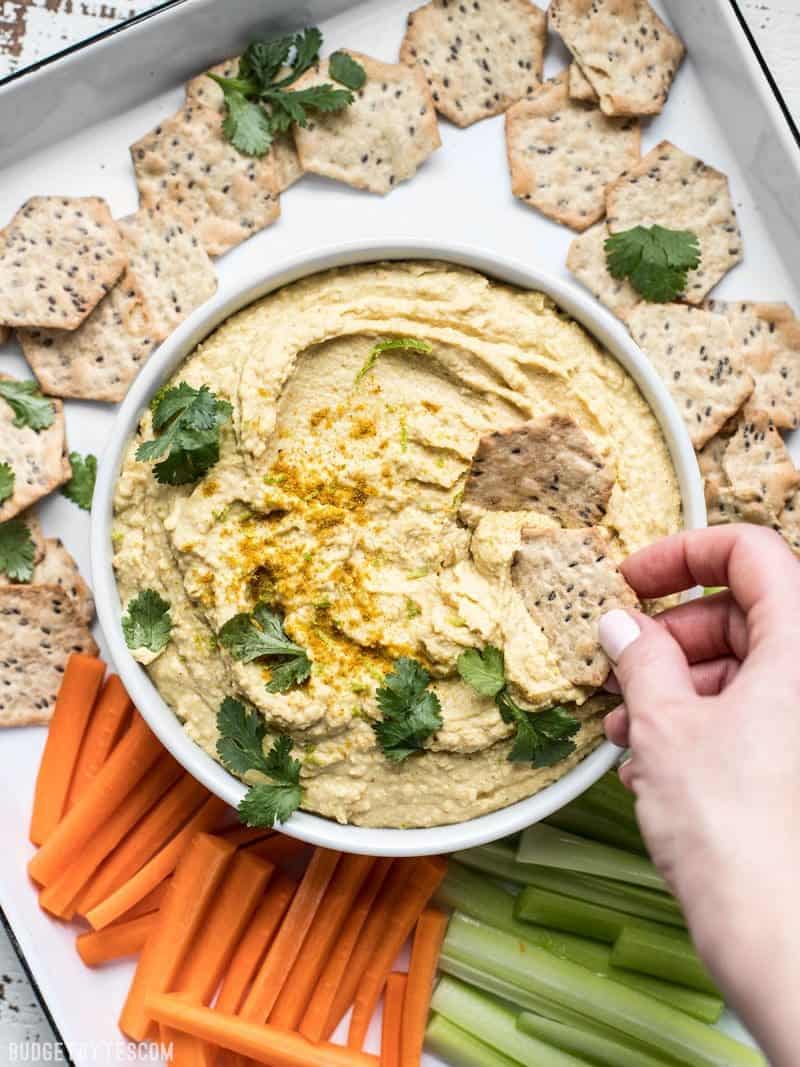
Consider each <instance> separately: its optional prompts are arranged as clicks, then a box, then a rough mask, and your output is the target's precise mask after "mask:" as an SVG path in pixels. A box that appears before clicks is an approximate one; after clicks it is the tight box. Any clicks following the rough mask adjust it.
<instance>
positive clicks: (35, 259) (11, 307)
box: [0, 196, 127, 330]
mask: <svg viewBox="0 0 800 1067" xmlns="http://www.w3.org/2000/svg"><path fill="white" fill-rule="evenodd" d="M126 259H127V257H126V255H125V250H124V247H123V244H122V237H121V236H120V233H119V230H118V228H117V225H116V223H115V222H114V220H113V219H112V218H111V212H110V211H109V210H108V205H107V204H106V202H105V200H100V199H99V198H98V197H94V196H87V197H61V196H34V197H32V198H31V199H30V200H28V201H26V202H25V203H24V204H23V205H22V207H21V208H20V209H19V211H18V212H17V213H16V215H15V216H14V218H13V219H12V220H11V222H10V223H9V224H8V226H6V228H5V229H4V230H3V231H0V322H2V323H5V324H6V325H7V326H47V327H58V328H59V329H62V330H74V329H76V328H77V327H78V326H80V324H81V323H82V322H83V320H84V319H85V318H86V316H87V315H88V314H89V313H90V311H91V310H92V308H94V307H95V306H96V305H97V303H98V301H100V300H101V299H102V298H103V297H104V296H105V294H106V293H107V292H108V291H109V289H110V288H111V286H112V285H113V284H114V282H115V281H116V280H117V278H119V276H120V275H121V274H122V272H123V270H124V269H125V264H126Z"/></svg>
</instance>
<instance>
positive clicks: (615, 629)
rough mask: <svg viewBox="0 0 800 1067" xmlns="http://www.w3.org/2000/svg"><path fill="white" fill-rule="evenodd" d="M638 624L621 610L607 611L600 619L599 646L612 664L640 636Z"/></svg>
mask: <svg viewBox="0 0 800 1067" xmlns="http://www.w3.org/2000/svg"><path fill="white" fill-rule="evenodd" d="M641 632H642V631H641V630H640V629H639V623H638V622H637V621H636V620H635V619H633V618H631V616H630V615H629V614H628V613H627V611H623V610H622V608H614V610H613V611H607V612H606V614H605V615H603V617H602V618H601V619H600V644H601V645H602V647H603V651H604V652H605V654H606V655H607V656H608V658H609V659H610V660H611V662H612V663H619V658H620V656H621V655H622V653H623V652H624V651H625V649H626V648H627V647H628V645H632V644H633V642H634V641H635V640H636V638H637V637H639V636H640V635H641Z"/></svg>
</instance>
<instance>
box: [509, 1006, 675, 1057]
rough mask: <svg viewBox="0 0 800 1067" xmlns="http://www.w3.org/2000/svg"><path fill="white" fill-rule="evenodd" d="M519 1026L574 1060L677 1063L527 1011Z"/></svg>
mask: <svg viewBox="0 0 800 1067" xmlns="http://www.w3.org/2000/svg"><path fill="white" fill-rule="evenodd" d="M517 1026H518V1027H519V1029H520V1030H521V1031H522V1032H523V1034H530V1035H531V1037H538V1038H539V1040H540V1041H546V1042H548V1044H550V1045H554V1046H555V1047H556V1048H560V1049H563V1051H564V1052H571V1053H572V1054H573V1055H574V1056H584V1057H585V1058H586V1059H587V1060H589V1062H590V1063H603V1064H607V1065H608V1067H671V1065H672V1064H674V1063H675V1061H674V1060H665V1059H664V1058H663V1057H662V1056H654V1055H652V1054H651V1053H649V1052H645V1051H644V1049H642V1048H641V1047H635V1046H633V1045H630V1044H625V1041H624V1038H623V1039H622V1040H620V1041H617V1040H613V1039H609V1038H607V1037H601V1036H599V1035H598V1034H596V1033H592V1032H591V1031H589V1030H581V1029H580V1027H577V1026H564V1024H563V1023H557V1022H554V1021H553V1020H552V1019H545V1018H543V1017H542V1016H541V1015H533V1014H532V1013H531V1012H527V1011H524V1012H522V1014H521V1015H518V1016H517Z"/></svg>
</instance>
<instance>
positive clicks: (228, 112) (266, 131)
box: [222, 89, 276, 156]
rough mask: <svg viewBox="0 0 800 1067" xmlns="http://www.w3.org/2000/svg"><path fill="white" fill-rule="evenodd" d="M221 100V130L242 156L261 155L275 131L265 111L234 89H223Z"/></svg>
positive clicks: (269, 143) (270, 142)
mask: <svg viewBox="0 0 800 1067" xmlns="http://www.w3.org/2000/svg"><path fill="white" fill-rule="evenodd" d="M223 100H224V103H225V118H224V119H223V120H222V132H223V133H224V134H225V136H226V137H227V138H228V140H229V141H230V143H231V144H232V145H233V147H234V148H235V149H237V150H238V151H239V152H241V153H242V155H243V156H263V155H264V153H265V152H266V151H267V150H268V149H269V146H270V145H271V144H272V138H273V134H274V133H275V132H276V131H274V130H273V129H272V127H271V125H270V121H269V116H268V115H267V113H266V111H265V110H264V109H263V107H261V106H260V105H259V104H256V103H253V102H252V101H251V100H248V99H247V97H246V96H245V95H244V94H243V93H241V92H239V91H238V90H236V89H228V90H225V91H224V94H223Z"/></svg>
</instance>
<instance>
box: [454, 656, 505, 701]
mask: <svg viewBox="0 0 800 1067" xmlns="http://www.w3.org/2000/svg"><path fill="white" fill-rule="evenodd" d="M457 667H458V673H459V674H460V675H461V677H462V678H463V679H464V681H465V682H466V683H467V685H471V686H472V688H473V689H474V690H475V692H476V693H480V695H481V696H483V697H495V696H497V694H498V693H499V692H500V690H501V689H502V688H503V687H504V686H505V684H506V673H505V665H504V661H503V653H502V652H501V651H500V649H499V648H495V647H494V645H487V646H486V648H484V650H483V652H479V651H478V650H477V648H468V649H466V650H465V651H464V652H462V653H461V655H460V656H459V657H458V663H457Z"/></svg>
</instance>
